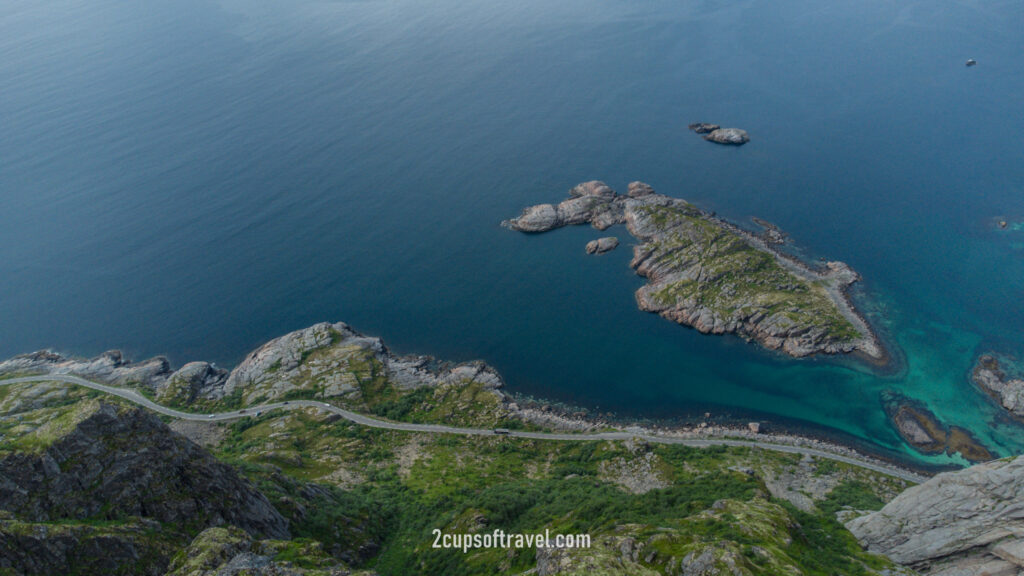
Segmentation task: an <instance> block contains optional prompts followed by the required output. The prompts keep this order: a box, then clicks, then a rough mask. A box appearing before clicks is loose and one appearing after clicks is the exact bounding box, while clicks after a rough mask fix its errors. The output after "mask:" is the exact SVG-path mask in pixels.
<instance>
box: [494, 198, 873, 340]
mask: <svg viewBox="0 0 1024 576" xmlns="http://www.w3.org/2000/svg"><path fill="white" fill-rule="evenodd" d="M586 223H590V224H591V225H592V226H593V227H594V228H597V229H598V230H604V229H606V228H608V227H610V226H613V225H615V224H625V225H626V227H627V229H628V230H629V232H630V233H631V234H632V235H633V236H635V237H636V238H637V240H639V241H640V243H639V244H638V245H637V246H635V247H634V249H633V260H632V262H631V264H630V265H631V266H632V267H633V269H634V270H636V272H637V274H639V275H641V276H644V277H645V278H647V280H648V283H647V285H646V286H644V287H642V288H640V289H639V290H638V291H637V293H636V300H637V303H638V305H639V306H640V308H641V309H643V310H647V311H651V312H656V313H658V314H660V315H661V316H663V317H665V318H668V319H670V320H673V321H675V322H677V323H679V324H683V325H686V326H692V327H693V328H696V329H697V330H699V331H701V332H704V333H711V334H725V333H733V334H737V335H739V336H742V337H744V338H747V339H751V340H756V341H757V342H759V343H760V344H762V345H763V346H765V347H766V348H770V349H773V350H781V351H783V352H785V353H787V354H789V355H791V356H797V357H800V356H808V355H812V354H817V353H825V354H841V353H849V352H860V353H863V354H865V355H867V356H869V357H872V358H874V359H875V360H881V359H884V358H885V352H884V350H883V349H882V346H881V344H880V343H879V342H878V340H877V338H876V337H875V336H874V334H873V333H872V331H871V329H870V327H869V326H868V325H867V323H866V322H865V321H864V320H863V319H862V318H861V317H860V315H859V314H858V313H857V311H856V310H854V309H853V307H852V305H851V304H850V303H849V301H848V299H847V298H846V297H845V290H846V288H847V287H848V286H849V285H850V284H852V283H854V282H856V281H857V280H858V279H859V277H858V275H857V274H856V273H855V272H854V271H853V270H851V269H850V268H849V267H848V266H846V265H845V264H843V263H841V262H829V263H827V265H826V266H825V267H824V268H823V269H821V270H812V269H810V268H809V267H807V266H806V265H803V264H801V263H799V262H797V261H795V260H792V259H789V258H786V257H784V256H782V255H780V254H778V253H776V252H774V251H773V250H771V249H770V248H769V246H768V243H767V242H765V241H764V240H762V239H760V238H758V237H756V236H754V235H752V234H750V233H747V232H745V231H743V230H740V229H739V228H737V227H736V226H733V225H731V224H729V223H727V222H725V221H723V220H721V219H718V218H716V217H714V216H713V215H711V214H709V213H707V212H704V211H702V210H700V209H698V208H697V207H695V206H693V205H692V204H690V203H688V202H686V201H685V200H680V199H676V198H670V197H668V196H664V195H661V194H656V193H655V192H654V190H653V189H652V188H651V187H650V186H648V185H647V184H644V183H642V182H633V183H632V184H630V185H629V190H628V193H627V194H626V195H625V196H621V195H618V194H616V193H615V191H614V190H612V189H611V188H610V187H608V186H607V185H606V184H604V183H603V182H597V181H593V182H585V183H583V184H580V185H578V186H576V187H575V188H573V189H572V190H570V192H569V199H568V200H565V201H564V202H562V203H560V204H558V205H557V206H556V205H552V204H540V205H537V206H532V207H529V208H526V209H525V210H524V211H523V213H522V214H521V215H520V216H519V217H518V218H513V219H511V220H508V221H506V222H504V223H503V224H504V225H505V226H506V227H508V228H511V229H513V230H519V231H522V232H545V231H548V230H552V229H555V228H559V227H561V226H568V225H575V224H586Z"/></svg>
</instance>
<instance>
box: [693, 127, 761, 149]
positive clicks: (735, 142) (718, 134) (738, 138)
mask: <svg viewBox="0 0 1024 576" xmlns="http://www.w3.org/2000/svg"><path fill="white" fill-rule="evenodd" d="M704 139H705V140H707V141H709V142H715V143H716V144H727V145H730V146H742V145H744V144H746V143H747V142H750V136H749V135H748V134H747V131H746V130H740V129H739V128H719V129H718V130H714V131H712V132H711V133H709V134H705V135H704Z"/></svg>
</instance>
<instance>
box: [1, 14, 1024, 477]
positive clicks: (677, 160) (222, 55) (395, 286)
mask: <svg viewBox="0 0 1024 576" xmlns="http://www.w3.org/2000/svg"><path fill="white" fill-rule="evenodd" d="M967 58H976V59H977V61H978V65H977V66H976V67H973V68H968V67H966V66H965V65H964V62H965V61H966V59H967ZM1022 96H1024V3H1021V2H1019V1H1018V0H1013V1H1006V0H1003V1H998V0H993V1H949V0H935V1H929V2H891V1H881V0H842V1H832V0H816V1H805V0H782V1H778V0H775V1H767V0H741V1H686V2H681V1H678V0H674V1H668V0H651V1H626V0H563V1H560V2H550V1H541V0H521V1H518V2H475V1H456V0H433V1H431V2H422V1H413V0H386V1H378V0H219V1H218V0H173V1H169V0H149V1H147V2H128V1H123V0H90V1H88V2H87V1H84V0H52V1H48V2H39V1H38V0H5V1H4V2H2V3H0V327H2V329H0V356H2V357H7V356H10V355H14V354H17V353H22V352H28V351H32V350H36V349H40V348H54V349H57V350H61V351H65V352H69V353H73V354H78V355H94V354H97V353H99V352H101V351H103V350H106V349H110V348H121V349H123V350H124V351H125V352H126V353H127V354H129V355H130V356H132V357H134V358H137V359H141V358H145V357H148V356H151V355H156V354H165V355H167V356H168V357H169V358H170V359H171V360H172V362H174V363H175V364H177V365H180V364H182V363H184V362H187V361H191V360H198V359H204V360H212V361H216V362H217V363H218V364H220V365H223V366H230V365H232V364H235V363H237V362H238V361H239V360H240V359H241V358H242V357H243V356H244V355H245V353H246V352H248V351H249V350H251V349H253V348H254V347H256V346H258V345H259V344H261V343H262V342H264V341H266V340H268V339H270V338H273V337H275V336H278V335H281V334H283V333H285V332H288V331H291V330H294V329H298V328H301V327H304V326H307V325H309V324H312V323H314V322H318V321H323V320H329V321H338V320H341V321H345V322H348V323H349V324H351V325H352V326H353V327H355V328H356V329H358V330H360V331H363V332H366V333H369V334H373V335H378V336H381V337H383V338H384V339H385V341H386V342H387V343H388V344H389V346H390V347H391V348H392V349H393V350H395V351H397V352H400V353H422V354H433V355H435V356H438V357H440V358H445V359H450V360H456V361H461V360H470V359H478V358H479V359H483V360H486V361H487V362H489V363H491V364H492V365H494V366H495V367H496V368H498V369H499V370H500V371H501V373H502V374H503V375H504V377H505V379H506V381H507V388H508V390H509V391H511V392H514V393H519V394H524V395H530V396H534V397H538V398H544V399H549V400H552V401H560V402H565V403H567V404H571V405H577V406H582V407H585V408H587V409H589V410H591V411H593V412H599V413H606V412H611V413H614V414H616V415H618V416H620V417H628V418H633V417H637V418H668V419H677V418H678V419H685V418H689V417H693V416H694V415H697V414H702V413H703V412H705V411H710V412H712V414H713V415H714V416H718V417H732V418H738V419H746V418H756V419H761V420H764V421H766V422H769V423H770V424H773V425H776V426H778V427H780V428H781V427H789V428H794V427H795V428H801V429H804V428H805V429H808V430H816V431H819V432H821V433H829V434H834V435H836V436H837V437H841V438H844V439H847V440H849V441H855V442H861V443H863V444H865V445H868V446H870V447H872V448H874V449H875V450H877V451H879V452H882V453H885V454H889V455H892V456H895V457H901V458H906V459H908V460H915V461H918V462H930V463H936V464H950V463H952V464H956V463H963V461H962V460H960V459H959V458H958V457H954V458H949V457H946V456H939V457H923V456H921V455H919V454H917V453H916V452H914V451H913V449H912V448H910V447H908V446H906V445H905V444H904V443H903V442H902V440H901V439H900V438H899V436H898V435H897V434H896V433H895V432H894V430H893V429H892V427H891V425H890V424H889V422H888V420H887V418H886V416H885V413H884V411H883V409H882V395H883V393H885V392H889V391H895V392H898V393H900V394H903V395H905V396H906V397H908V398H910V399H913V400H916V401H918V402H920V403H921V404H922V405H924V406H926V407H927V408H928V409H930V410H931V411H933V412H934V413H935V414H936V415H937V416H938V417H939V418H940V419H942V420H943V421H944V422H945V423H947V424H949V425H957V426H961V427H964V428H967V429H968V430H970V431H971V432H972V433H973V434H974V435H975V436H976V437H977V438H978V439H979V440H980V441H981V442H982V443H984V444H985V445H986V446H988V447H989V448H990V449H991V450H992V451H993V452H994V453H997V454H1000V455H1006V454H1010V453H1015V452H1021V451H1024V427H1021V426H1019V425H1014V424H1012V423H1010V422H1009V421H1007V420H1006V419H1005V417H1003V416H1002V415H1001V412H1000V410H999V409H998V408H997V407H995V406H994V404H993V403H992V401H991V400H990V399H989V398H988V397H987V396H985V395H984V394H982V393H981V392H979V391H978V390H977V389H976V388H975V387H974V386H973V385H972V384H971V383H970V381H969V379H968V376H969V371H970V369H971V366H972V364H973V362H974V359H975V357H976V355H977V354H978V353H980V352H984V351H989V350H993V351H997V352H1001V353H1004V354H1009V355H1015V356H1016V357H1024V306H1022V305H1021V301H1022V295H1024V230H1021V229H1020V228H1021V227H1020V226H1019V223H1020V222H1021V221H1022V220H1024V98H1022ZM691 122H714V123H719V124H722V125H726V126H735V127H740V128H744V129H746V130H747V131H748V132H749V133H750V135H751V138H752V141H751V142H750V144H748V145H746V146H743V147H741V148H726V147H720V146H715V145H712V144H710V143H707V142H704V141H702V140H701V139H700V137H698V136H696V135H695V134H693V133H690V132H688V131H687V130H686V125H687V124H689V123H691ZM592 179H600V180H604V181H605V182H607V183H609V184H610V185H611V186H612V187H614V188H616V189H617V190H620V191H624V190H625V187H626V184H627V183H628V182H630V181H632V180H643V181H645V182H648V183H649V184H651V185H652V186H653V187H654V188H655V189H656V190H658V191H659V192H663V193H666V194H670V195H674V196H679V197H683V198H686V199H687V200H690V201H691V202H694V203H696V204H697V205H699V206H701V207H703V208H706V209H709V210H714V211H717V213H718V214H719V215H721V216H723V217H726V218H728V219H731V220H733V221H735V222H738V223H741V224H744V225H746V224H748V223H749V218H750V217H751V216H758V217H761V218H764V219H767V220H769V221H772V222H774V223H776V224H778V225H779V226H780V227H782V228H783V229H784V230H785V231H786V232H788V233H789V234H790V236H791V238H792V241H793V242H794V244H795V245H796V246H797V247H799V249H800V251H801V253H802V255H803V256H804V257H806V258H808V259H809V260H816V259H818V258H820V257H826V258H829V259H837V260H843V261H845V262H847V263H849V264H850V265H851V266H853V267H854V268H855V269H856V270H858V271H859V272H860V273H861V274H862V275H863V277H864V281H863V282H862V283H861V285H860V286H859V288H858V290H857V291H856V294H855V297H856V299H857V301H858V302H859V303H860V305H861V306H862V308H863V309H864V310H865V312H866V313H867V314H868V316H869V317H870V319H871V320H872V322H874V323H875V324H876V325H877V326H878V327H879V328H880V330H881V331H882V332H883V333H884V334H886V337H887V338H888V340H889V341H890V343H891V345H892V346H893V348H894V349H895V350H897V351H898V355H899V357H900V362H899V363H898V366H897V369H895V370H894V371H892V372H891V373H886V374H880V373H877V372H876V371H873V370H871V369H868V368H867V367H865V366H860V365H858V364H856V363H851V362H846V361H836V360H833V359H810V360H793V359H789V358H785V357H782V356H779V355H778V354H774V353H768V352H765V351H763V350H760V349H758V348H757V347H756V346H754V345H751V344H747V343H745V342H743V341H741V340H739V339H738V338H734V337H715V336H705V335H701V334H698V333H697V332H695V331H693V330H690V329H687V328H683V327H680V326H678V325H675V324H672V323H670V322H668V321H666V320H663V319H661V318H659V317H657V316H654V315H651V314H647V313H643V312H640V311H639V310H638V309H637V308H636V304H635V301H634V298H633V292H634V291H635V290H636V288H637V287H639V286H640V285H641V284H642V279H640V278H638V277H637V276H635V275H634V274H633V272H632V271H631V270H630V269H629V267H628V262H629V258H630V242H631V241H632V239H631V238H630V237H629V235H628V233H627V232H626V231H625V230H622V229H618V230H614V231H613V233H615V234H616V235H618V236H619V237H620V239H622V240H623V241H624V243H623V246H622V247H620V248H619V249H618V250H616V251H614V252H611V253H609V254H607V255H604V256H601V257H593V256H587V255H586V254H584V251H583V245H584V244H585V243H586V242H587V241H588V240H590V239H593V238H596V237H598V236H599V235H600V234H599V233H598V232H596V231H594V230H592V229H590V228H583V227H577V228H572V229H563V230H559V231H556V232H551V233H548V234H543V235H523V234H519V233H514V232H510V231H508V230H505V229H502V228H501V227H500V222H501V221H502V220H503V219H506V218H509V217H512V216H515V215H517V214H518V213H519V212H520V210H521V209H522V208H523V207H525V206H527V205H530V204H536V203H541V202H554V201H558V200H561V199H562V198H563V197H564V196H565V194H566V191H567V190H568V189H569V188H570V187H571V186H573V185H575V184H576V183H578V182H580V181H585V180H592ZM1000 219H1005V220H1007V221H1008V222H1010V223H1011V225H1010V226H1008V227H1007V229H1006V230H1001V229H999V228H998V227H997V226H996V222H997V221H998V220H1000Z"/></svg>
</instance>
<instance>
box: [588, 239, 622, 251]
mask: <svg viewBox="0 0 1024 576" xmlns="http://www.w3.org/2000/svg"><path fill="white" fill-rule="evenodd" d="M618 246H619V239H618V238H616V237H614V236H607V237H605V238H598V239H597V240H591V241H590V242H587V247H586V250H587V254H604V253H605V252H609V251H611V250H614V249H616V248H617V247H618Z"/></svg>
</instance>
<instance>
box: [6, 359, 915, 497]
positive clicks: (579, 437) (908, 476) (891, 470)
mask: <svg viewBox="0 0 1024 576" xmlns="http://www.w3.org/2000/svg"><path fill="white" fill-rule="evenodd" d="M28 382H64V383H67V384H75V385H78V386H84V387H86V388H91V389H93V390H98V391H100V392H104V393H106V394H111V395H113V396H117V397H119V398H123V399H125V400H128V401H129V402H132V403H135V404H138V405H140V406H143V407H146V408H149V409H150V410H152V411H154V412H156V413H158V414H163V415H165V416H170V417H172V418H179V419H182V420H195V421H201V422H222V421H225V420H235V419H238V418H244V417H246V416H252V415H253V414H255V413H256V412H266V411H268V410H277V409H283V410H292V409H296V408H317V409H319V410H322V411H324V412H330V413H331V414H337V415H338V416H341V417H342V418H345V419H346V420H349V421H351V422H355V423H356V424H360V425H362V426H369V427H370V428H383V429H385V430H400V431H403V432H421V433H428V434H462V435H465V436H494V435H496V433H495V431H494V430H493V429H490V428H460V427H457V426H444V425H442V424H413V423H408V422H393V421H389V420H380V419H377V418H370V417H369V416H365V415H363V414H360V413H358V412H352V411H351V410H345V409H344V408H338V407H337V406H334V405H331V404H328V403H326V402H316V401H313V400H290V401H287V402H271V403H267V404H260V405H258V406H249V407H247V408H245V409H240V410H234V411H231V412H218V413H214V414H196V413H192V412H181V411H179V410H174V409H172V408H167V407H166V406H161V405H160V404H157V403H156V402H153V401H152V400H150V399H149V398H146V397H145V396H143V395H142V394H139V393H138V392H136V391H134V390H131V389H128V388H119V387H116V386H107V385H106V384H99V383H96V382H92V381H90V380H86V379H85V378H80V377H78V376H72V375H70V374H49V375H43V376H25V377H19V378H8V379H0V386H2V385H5V384H20V383H28ZM502 436H510V437H514V438H529V439H532V440H560V441H565V442H585V441H592V440H628V439H630V438H641V439H643V440H646V441H648V442H653V443H659V444H681V445H683V446H693V447H698V448H705V447H708V446H737V447H746V448H762V449H765V450H775V451H777V452H788V453H790V454H801V455H809V456H815V457H819V458H828V459H830V460H835V461H837V462H843V463H846V464H851V465H853V466H859V467H861V468H865V469H868V470H873V471H875V472H880V473H882V474H887V475H889V476H895V477H896V478H901V479H903V480H907V481H909V482H914V483H921V482H924V481H925V480H927V479H928V477H926V476H922V475H919V474H915V473H913V472H910V471H908V470H903V469H901V468H897V467H895V466H888V465H885V464H882V463H876V462H870V461H867V460H862V459H859V458H854V457H852V456H846V455H843V454H835V453H833V452H828V451H826V450H819V449H817V448H809V447H806V446H792V445H789V444H775V443H772V442H758V441H754V440H730V439H726V438H679V437H676V436H662V435H656V434H641V433H636V432H626V431H621V432H618V431H616V432H591V433H578V434H569V433H559V432H527V431H522V430H509V431H508V432H507V433H503V434H502Z"/></svg>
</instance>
